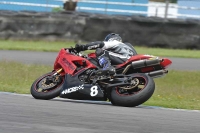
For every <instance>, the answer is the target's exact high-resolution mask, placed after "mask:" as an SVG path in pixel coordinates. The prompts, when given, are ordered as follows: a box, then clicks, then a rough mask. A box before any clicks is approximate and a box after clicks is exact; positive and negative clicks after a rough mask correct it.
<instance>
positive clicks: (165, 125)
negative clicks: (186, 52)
mask: <svg viewBox="0 0 200 133" xmlns="http://www.w3.org/2000/svg"><path fill="white" fill-rule="evenodd" d="M57 54H58V53H55V52H31V51H7V50H0V60H8V61H18V62H22V63H27V64H46V65H52V66H53V63H54V60H55V58H56V56H57ZM170 59H171V60H172V61H173V65H172V66H171V67H170V69H175V70H200V60H199V59H181V58H170ZM27 89H29V88H27ZM0 100H1V102H0V133H198V132H199V131H200V126H199V122H200V111H195V110H193V111H189V110H176V109H166V108H160V107H149V106H139V107H132V108H127V107H117V106H112V105H111V104H110V103H109V102H95V101H74V100H69V99H61V98H56V99H53V100H36V99H34V98H33V97H32V96H31V95H20V94H13V93H6V92H0Z"/></svg>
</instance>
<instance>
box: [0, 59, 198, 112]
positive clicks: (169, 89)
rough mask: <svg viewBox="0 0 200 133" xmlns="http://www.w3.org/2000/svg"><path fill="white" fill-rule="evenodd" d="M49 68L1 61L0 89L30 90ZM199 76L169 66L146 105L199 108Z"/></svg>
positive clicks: (156, 80) (157, 82) (21, 91)
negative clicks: (169, 68) (167, 71)
mask: <svg viewBox="0 0 200 133" xmlns="http://www.w3.org/2000/svg"><path fill="white" fill-rule="evenodd" d="M51 70H52V67H51V66H45V65H25V64H21V63H17V62H8V61H0V84H1V87H0V91H6V92H14V93H25V94H29V93H30V87H31V85H32V83H33V81H34V80H35V79H36V78H38V77H39V76H41V75H43V74H44V73H47V72H50V71H51ZM199 77H200V71H175V70H171V71H170V72H169V73H168V74H167V75H166V76H165V77H162V78H157V79H155V83H156V90H155V93H154V94H153V96H152V97H151V98H150V99H149V100H148V101H147V102H146V103H145V105H151V106H161V107H168V108H178V109H192V110H200V102H199V101H200V89H199V86H200V80H199Z"/></svg>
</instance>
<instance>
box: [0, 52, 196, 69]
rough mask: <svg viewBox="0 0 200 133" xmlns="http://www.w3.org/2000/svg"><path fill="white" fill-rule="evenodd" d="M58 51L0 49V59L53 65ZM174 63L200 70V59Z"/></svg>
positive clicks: (181, 66) (184, 59)
mask: <svg viewBox="0 0 200 133" xmlns="http://www.w3.org/2000/svg"><path fill="white" fill-rule="evenodd" d="M57 55H58V53H56V52H33V51H15V50H12V51H8V50H0V60H12V61H19V62H22V63H27V64H45V65H52V66H53V63H54V60H55V59H56V56H57ZM169 59H170V60H172V62H173V63H172V65H171V66H170V67H169V69H174V70H189V71H193V70H200V59H190V58H172V57H169Z"/></svg>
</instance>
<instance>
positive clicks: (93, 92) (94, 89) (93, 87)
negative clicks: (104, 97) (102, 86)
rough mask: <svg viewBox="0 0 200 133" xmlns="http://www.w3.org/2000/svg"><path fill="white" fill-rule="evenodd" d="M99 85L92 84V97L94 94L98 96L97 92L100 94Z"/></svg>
mask: <svg viewBox="0 0 200 133" xmlns="http://www.w3.org/2000/svg"><path fill="white" fill-rule="evenodd" d="M97 89H98V87H97V86H92V88H91V89H90V90H91V93H90V95H91V96H92V97H94V96H96V95H97V94H98V90H97Z"/></svg>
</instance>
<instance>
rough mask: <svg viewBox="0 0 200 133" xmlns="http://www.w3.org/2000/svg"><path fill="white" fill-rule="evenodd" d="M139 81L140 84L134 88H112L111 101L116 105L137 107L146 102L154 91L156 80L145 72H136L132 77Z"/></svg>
mask: <svg viewBox="0 0 200 133" xmlns="http://www.w3.org/2000/svg"><path fill="white" fill-rule="evenodd" d="M132 78H133V79H134V80H135V79H136V81H137V82H138V86H137V87H134V88H133V89H130V87H129V88H127V89H124V88H126V87H127V86H125V87H115V88H113V89H112V90H111V103H112V104H113V105H116V106H125V107H135V106H138V105H140V104H142V103H144V102H146V101H147V100H148V99H149V98H150V97H151V96H152V95H153V93H154V90H155V82H154V80H153V79H152V78H151V77H150V76H148V75H146V74H143V73H137V74H134V75H133V77H132Z"/></svg>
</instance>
